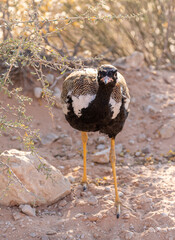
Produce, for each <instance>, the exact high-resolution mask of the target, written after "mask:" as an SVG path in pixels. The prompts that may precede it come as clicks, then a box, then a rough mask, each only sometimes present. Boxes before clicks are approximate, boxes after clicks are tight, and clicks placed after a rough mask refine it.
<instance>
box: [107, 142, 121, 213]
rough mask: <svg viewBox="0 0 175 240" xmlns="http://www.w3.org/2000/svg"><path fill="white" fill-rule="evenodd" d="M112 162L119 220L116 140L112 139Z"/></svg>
mask: <svg viewBox="0 0 175 240" xmlns="http://www.w3.org/2000/svg"><path fill="white" fill-rule="evenodd" d="M109 158H110V162H111V165H112V172H113V177H114V187H115V206H116V210H117V218H119V216H120V199H119V195H118V188H117V178H116V169H115V163H116V155H115V139H114V138H111V149H110V155H109Z"/></svg>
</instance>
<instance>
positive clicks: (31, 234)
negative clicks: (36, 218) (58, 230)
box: [29, 233, 37, 238]
mask: <svg viewBox="0 0 175 240" xmlns="http://www.w3.org/2000/svg"><path fill="white" fill-rule="evenodd" d="M29 236H30V237H32V238H35V237H36V236H37V235H36V233H29Z"/></svg>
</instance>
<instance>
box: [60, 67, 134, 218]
mask: <svg viewBox="0 0 175 240" xmlns="http://www.w3.org/2000/svg"><path fill="white" fill-rule="evenodd" d="M129 102H130V94H129V89H128V87H127V84H126V81H125V78H124V77H123V76H122V74H121V73H120V72H119V71H118V69H117V68H116V67H115V66H113V65H110V64H103V65H101V66H99V67H98V68H97V69H96V68H83V69H80V70H74V71H73V72H72V73H70V74H69V75H68V76H67V77H66V79H65V80H64V81H63V85H62V92H61V104H62V110H63V113H64V115H65V118H66V120H67V122H68V123H69V124H70V126H71V127H73V128H74V129H77V130H79V131H81V139H82V145H83V177H82V184H84V189H86V186H87V185H88V180H87V174H86V155H87V146H86V145H87V141H88V132H96V131H98V132H100V133H103V134H106V135H107V136H108V137H109V138H110V140H111V147H110V153H109V159H110V162H111V166H112V172H113V178H114V187H115V206H116V217H117V218H119V216H120V208H121V201H120V198H119V194H118V186H117V178H116V166H115V165H116V154H115V137H116V135H117V134H118V133H119V132H121V131H122V129H123V126H124V123H125V120H126V119H127V117H128V114H129Z"/></svg>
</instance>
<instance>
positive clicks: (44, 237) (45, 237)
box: [41, 236, 49, 240]
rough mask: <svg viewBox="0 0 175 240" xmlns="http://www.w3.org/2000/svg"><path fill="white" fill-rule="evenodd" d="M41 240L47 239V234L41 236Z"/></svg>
mask: <svg viewBox="0 0 175 240" xmlns="http://www.w3.org/2000/svg"><path fill="white" fill-rule="evenodd" d="M41 240H49V237H48V236H42V237H41Z"/></svg>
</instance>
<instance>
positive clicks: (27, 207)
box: [19, 204, 36, 217]
mask: <svg viewBox="0 0 175 240" xmlns="http://www.w3.org/2000/svg"><path fill="white" fill-rule="evenodd" d="M19 208H20V209H21V211H22V212H23V213H25V214H26V215H28V216H32V217H34V216H36V209H35V208H32V207H31V206H30V205H27V204H26V205H20V206H19Z"/></svg>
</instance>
